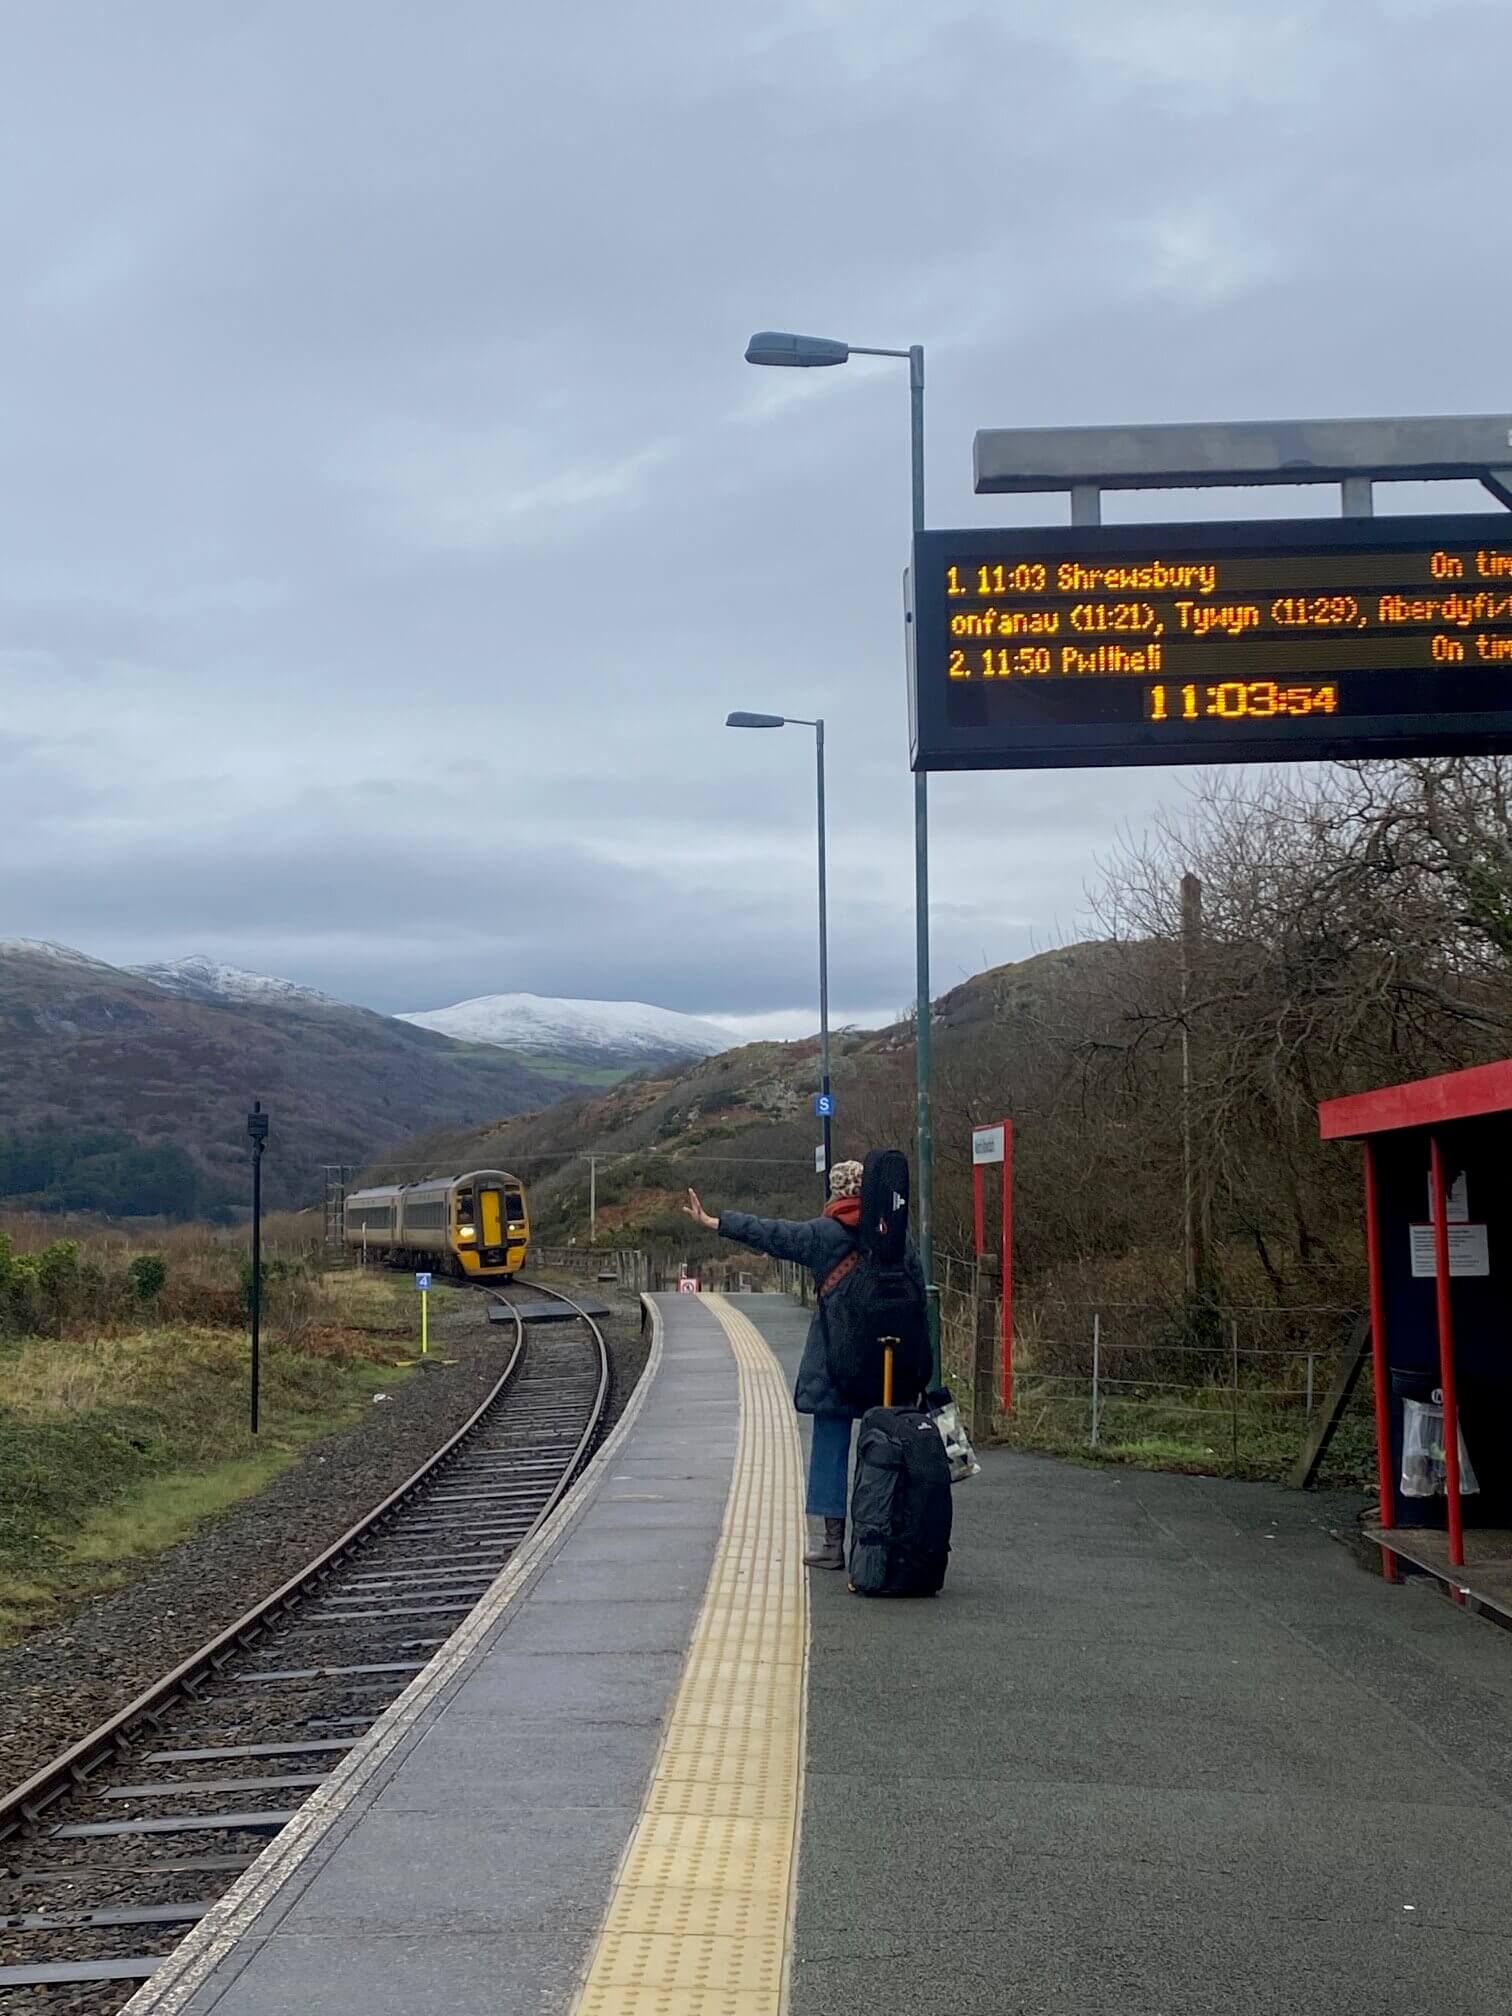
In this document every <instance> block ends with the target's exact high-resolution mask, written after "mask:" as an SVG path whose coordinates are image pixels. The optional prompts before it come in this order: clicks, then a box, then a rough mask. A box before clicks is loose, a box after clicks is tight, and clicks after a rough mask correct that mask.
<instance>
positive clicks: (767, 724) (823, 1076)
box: [725, 714, 830, 1197]
mask: <svg viewBox="0 0 1512 2016" xmlns="http://www.w3.org/2000/svg"><path fill="white" fill-rule="evenodd" d="M725 726H726V728H812V729H813V731H814V757H815V762H816V764H817V766H818V772H819V1090H820V1091H821V1092H822V1093H823V1094H824V1110H823V1111H822V1113H821V1114H820V1118H821V1119H822V1120H823V1122H824V1194H825V1196H826V1197H828V1195H829V1172H830V1114H829V1104H830V1036H829V898H828V882H827V877H826V870H825V861H824V723H823V722H822V721H800V720H799V719H798V718H797V717H796V716H795V715H791V714H728V715H726V717H725Z"/></svg>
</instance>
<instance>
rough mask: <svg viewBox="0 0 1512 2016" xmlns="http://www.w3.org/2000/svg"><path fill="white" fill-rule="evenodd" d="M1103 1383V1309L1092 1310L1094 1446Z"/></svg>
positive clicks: (1094, 1444) (1095, 1443)
mask: <svg viewBox="0 0 1512 2016" xmlns="http://www.w3.org/2000/svg"><path fill="white" fill-rule="evenodd" d="M1101 1384H1102V1311H1101V1310H1100V1309H1094V1310H1093V1312H1092V1447H1093V1448H1094V1449H1095V1448H1096V1447H1097V1437H1098V1432H1099V1428H1100V1425H1101V1424H1100V1423H1099V1421H1098V1411H1097V1410H1098V1398H1099V1391H1100V1388H1101Z"/></svg>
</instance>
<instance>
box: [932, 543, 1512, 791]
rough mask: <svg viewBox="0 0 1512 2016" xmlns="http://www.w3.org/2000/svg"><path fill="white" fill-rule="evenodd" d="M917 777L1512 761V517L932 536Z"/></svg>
mask: <svg viewBox="0 0 1512 2016" xmlns="http://www.w3.org/2000/svg"><path fill="white" fill-rule="evenodd" d="M911 586H912V599H913V604H914V606H913V609H912V612H911V635H910V676H911V680H912V691H911V703H912V712H913V730H914V767H915V768H916V769H989V768H994V769H995V768H1034V767H1041V766H1077V765H1083V764H1121V763H1181V762H1213V761H1259V760H1266V759H1270V760H1285V759H1288V758H1293V759H1300V758H1304V757H1320V756H1360V755H1370V754H1396V755H1406V754H1410V753H1428V752H1431V751H1434V750H1442V751H1448V750H1468V749H1477V750H1492V749H1509V748H1512V515H1508V516H1498V517H1489V518H1488V517H1480V516H1474V517H1472V516H1443V517H1434V518H1394V519H1384V520H1382V519H1322V520H1305V521H1299V520H1296V519H1282V520H1266V521H1263V522H1260V523H1251V524H1223V523H1211V524H1200V525H1181V526H1171V525H1164V526H1124V527H1112V526H1098V527H1089V528H1084V529H1081V528H1079V529H1074V530H1059V529H1057V530H1048V529H1047V530H1039V529H1032V528H1021V529H1015V530H1013V531H1004V532H972V531H966V532H954V533H952V532H930V533H924V534H921V535H920V536H919V538H918V540H917V542H916V545H915V554H914V568H913V573H912V577H911Z"/></svg>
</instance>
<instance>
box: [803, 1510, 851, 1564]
mask: <svg viewBox="0 0 1512 2016" xmlns="http://www.w3.org/2000/svg"><path fill="white" fill-rule="evenodd" d="M803 1565H804V1567H805V1568H843V1567H844V1566H845V1521H844V1520H843V1519H826V1520H825V1522H824V1545H823V1546H822V1547H816V1548H815V1549H814V1551H813V1553H812V1554H805V1555H804V1557H803Z"/></svg>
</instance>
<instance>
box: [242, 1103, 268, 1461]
mask: <svg viewBox="0 0 1512 2016" xmlns="http://www.w3.org/2000/svg"><path fill="white" fill-rule="evenodd" d="M247 1139H248V1140H249V1141H250V1142H251V1144H252V1312H251V1313H252V1433H253V1434H254V1435H255V1434H256V1433H257V1399H258V1394H257V1387H258V1373H259V1370H260V1367H259V1363H258V1359H259V1335H260V1331H261V1326H262V1158H263V1149H264V1148H265V1147H266V1146H267V1143H268V1116H267V1114H266V1113H264V1111H263V1110H262V1101H261V1099H254V1100H253V1102H252V1111H251V1112H250V1113H249V1114H248V1115H247Z"/></svg>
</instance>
